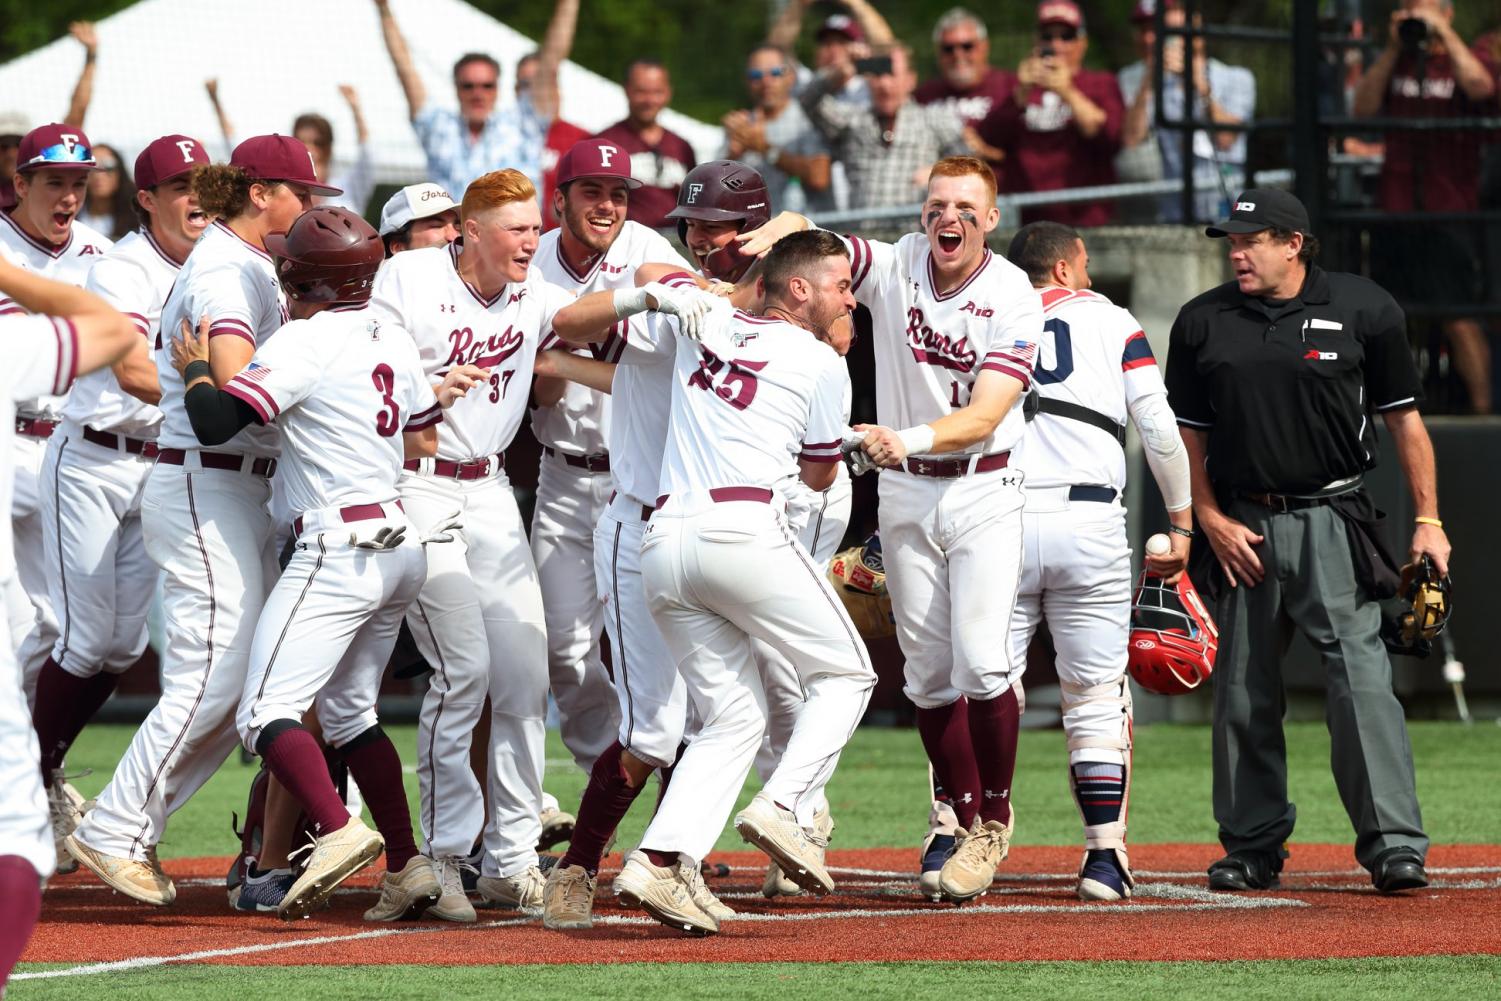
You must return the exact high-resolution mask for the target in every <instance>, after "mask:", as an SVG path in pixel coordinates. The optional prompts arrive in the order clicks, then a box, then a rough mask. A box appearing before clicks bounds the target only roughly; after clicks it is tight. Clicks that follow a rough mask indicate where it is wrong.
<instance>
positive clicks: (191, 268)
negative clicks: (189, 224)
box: [155, 222, 287, 456]
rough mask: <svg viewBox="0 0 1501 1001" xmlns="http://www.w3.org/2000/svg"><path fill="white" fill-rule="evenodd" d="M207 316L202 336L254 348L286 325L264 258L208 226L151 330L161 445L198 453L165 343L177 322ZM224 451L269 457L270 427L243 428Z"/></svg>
mask: <svg viewBox="0 0 1501 1001" xmlns="http://www.w3.org/2000/svg"><path fill="white" fill-rule="evenodd" d="M203 316H207V317H208V318H209V323H210V326H209V337H210V339H212V338H215V337H242V338H244V339H245V340H247V341H249V342H250V343H251V344H254V345H255V346H256V348H257V350H259V348H260V347H261V345H263V344H265V343H266V341H267V339H268V338H270V336H271V335H272V334H274V333H276V331H278V330H280V329H281V326H282V324H284V323H286V322H287V308H286V300H285V299H284V298H283V296H282V291H281V286H280V285H278V284H277V281H276V270H275V268H274V267H273V265H272V263H271V255H270V254H267V253H266V252H265V251H264V250H262V249H261V248H260V247H257V246H255V245H253V244H250V243H247V242H245V241H244V240H242V239H240V237H239V236H238V235H236V234H235V232H234V230H232V229H230V228H229V227H228V226H226V225H224V223H222V222H216V223H214V224H213V225H212V226H210V227H209V228H208V229H206V230H204V233H203V235H202V236H201V237H199V238H198V242H197V243H196V244H194V246H193V252H192V253H191V254H189V255H188V260H187V263H186V264H184V265H183V266H182V271H180V272H179V273H178V275H177V283H176V284H175V285H173V286H172V291H171V293H170V294H169V295H168V296H167V301H166V302H165V303H163V304H162V312H161V322H160V325H159V326H158V328H157V331H156V342H155V343H156V375H157V378H158V379H159V380H160V382H161V387H162V398H161V402H160V403H158V404H157V405H158V406H159V407H160V408H161V411H162V425H161V431H160V432H159V433H158V435H157V440H158V441H159V442H160V443H161V444H162V445H163V446H165V447H168V448H200V447H202V446H201V445H200V443H199V441H198V436H197V435H195V434H194V433H193V424H192V422H191V421H190V420H188V412H187V410H186V409H185V408H184V407H183V402H182V393H183V388H184V387H183V382H182V376H181V375H179V374H178V372H177V369H175V368H173V367H172V338H173V337H176V336H177V335H178V332H179V331H180V330H181V327H182V322H183V321H184V320H187V321H188V322H189V323H190V324H192V325H193V327H195V328H196V327H197V326H198V321H199V319H200V318H201V317H203ZM216 447H218V448H222V449H223V450H224V451H229V452H247V453H249V454H251V455H263V456H275V455H276V453H277V451H278V450H279V448H280V444H279V442H278V440H277V431H276V428H275V427H274V426H270V425H268V426H263V427H258V426H255V425H252V426H250V427H247V428H243V429H242V430H241V431H240V433H239V434H237V435H235V436H234V437H233V438H231V439H230V440H229V441H227V442H225V443H224V444H223V445H222V446H216Z"/></svg>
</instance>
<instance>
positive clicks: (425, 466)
mask: <svg viewBox="0 0 1501 1001" xmlns="http://www.w3.org/2000/svg"><path fill="white" fill-rule="evenodd" d="M401 468H402V469H405V470H407V471H408V472H412V473H420V474H421V475H423V476H443V477H447V478H448V479H450V480H483V479H485V478H486V477H490V476H494V475H495V474H496V473H498V472H500V471H501V470H502V469H504V468H506V455H505V453H504V452H496V453H495V454H494V455H487V456H485V457H484V458H483V459H465V460H464V461H463V462H449V461H448V460H447V459H408V460H407V461H406V462H403V463H402V464H401Z"/></svg>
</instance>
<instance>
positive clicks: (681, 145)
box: [595, 121, 698, 229]
mask: <svg viewBox="0 0 1501 1001" xmlns="http://www.w3.org/2000/svg"><path fill="white" fill-rule="evenodd" d="M595 138H597V139H604V140H606V141H608V142H612V143H614V144H615V145H617V146H619V147H620V148H621V149H623V150H625V151H626V152H627V153H629V154H630V157H631V176H632V177H634V178H635V179H636V180H638V181H640V182H641V185H642V186H641V187H639V188H637V189H635V190H634V191H632V192H631V205H630V210H629V211H628V212H627V213H626V218H628V219H630V220H632V221H634V222H639V223H640V224H641V225H643V226H650V227H652V228H653V229H660V228H662V227H664V226H668V225H671V222H672V220H670V219H668V218H667V213H669V212H671V211H672V210H673V207H674V206H676V205H677V203H678V187H679V186H680V185H681V184H682V183H683V178H684V177H685V176H686V175H687V173H688V171H690V170H692V169H693V168H694V167H696V166H697V165H698V160H697V159H695V158H694V156H693V147H692V146H689V145H688V140H686V139H684V138H683V137H682V136H680V135H678V134H677V133H675V132H669V131H668V130H666V129H663V130H662V138H661V141H659V142H658V143H657V144H656V145H655V146H648V145H647V144H646V143H645V142H643V141H642V139H641V136H640V135H638V134H637V133H636V132H635V131H634V130H633V129H632V128H631V127H630V125H629V124H628V123H627V122H623V121H622V122H616V123H615V124H614V125H611V126H610V127H609V128H607V129H605V130H604V131H603V132H601V133H600V134H599V135H598V136H596V137H595Z"/></svg>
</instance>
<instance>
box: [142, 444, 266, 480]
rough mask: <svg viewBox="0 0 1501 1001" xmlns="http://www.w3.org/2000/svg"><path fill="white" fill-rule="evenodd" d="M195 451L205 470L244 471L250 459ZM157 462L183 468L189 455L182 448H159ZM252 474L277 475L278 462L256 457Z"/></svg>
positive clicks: (234, 455) (228, 454)
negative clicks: (247, 460)
mask: <svg viewBox="0 0 1501 1001" xmlns="http://www.w3.org/2000/svg"><path fill="white" fill-rule="evenodd" d="M194 451H195V452H197V453H198V464H199V465H200V466H202V467H203V468H204V469H223V470H226V471H228V472H231V473H238V472H241V471H242V470H244V469H245V460H246V459H248V458H250V456H247V455H241V454H240V453H239V452H208V451H205V450H204V449H201V448H199V449H194ZM156 461H157V462H165V463H166V464H167V465H169V466H181V465H185V464H186V463H187V461H188V453H187V451H186V450H185V449H181V448H159V449H157V452H156ZM250 473H251V475H253V476H266V477H270V476H272V475H274V474H275V473H276V460H275V459H268V458H266V457H265V456H256V457H255V458H254V459H252V460H251V463H250Z"/></svg>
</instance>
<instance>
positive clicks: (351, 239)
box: [266, 205, 386, 304]
mask: <svg viewBox="0 0 1501 1001" xmlns="http://www.w3.org/2000/svg"><path fill="white" fill-rule="evenodd" d="M266 250H267V251H268V252H269V253H270V254H271V256H272V257H273V258H274V259H275V261H276V278H277V280H278V281H279V282H281V287H282V289H283V290H285V291H286V293H287V296H288V298H291V299H295V300H297V301H298V302H311V303H351V304H354V303H363V302H367V301H368V300H369V299H370V291H371V288H372V287H373V286H374V284H375V272H376V271H377V270H379V268H380V265H381V261H383V260H384V259H385V253H386V252H385V247H384V246H383V245H382V244H381V239H380V236H379V234H377V233H376V232H375V230H374V229H372V228H371V226H370V224H369V223H368V222H366V221H365V220H364V219H362V218H360V217H359V216H357V215H355V214H354V213H353V212H351V211H349V210H348V209H341V208H337V207H335V206H332V205H319V206H317V207H316V208H311V209H308V210H307V211H306V212H304V213H302V215H300V216H298V217H297V221H296V222H294V223H292V227H291V228H290V229H288V230H287V231H286V232H285V233H272V234H270V235H268V236H267V237H266Z"/></svg>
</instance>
